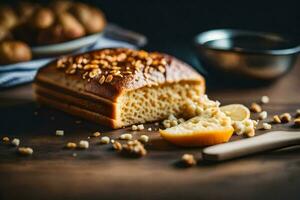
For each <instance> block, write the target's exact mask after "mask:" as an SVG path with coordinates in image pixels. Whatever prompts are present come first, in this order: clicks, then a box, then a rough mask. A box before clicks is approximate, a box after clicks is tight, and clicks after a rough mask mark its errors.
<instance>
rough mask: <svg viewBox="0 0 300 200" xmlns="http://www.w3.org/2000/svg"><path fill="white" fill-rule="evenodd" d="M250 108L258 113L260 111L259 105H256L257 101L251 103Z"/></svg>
mask: <svg viewBox="0 0 300 200" xmlns="http://www.w3.org/2000/svg"><path fill="white" fill-rule="evenodd" d="M250 110H251V111H252V112H255V113H259V112H261V111H262V108H261V106H260V105H258V104H257V103H252V104H251V106H250Z"/></svg>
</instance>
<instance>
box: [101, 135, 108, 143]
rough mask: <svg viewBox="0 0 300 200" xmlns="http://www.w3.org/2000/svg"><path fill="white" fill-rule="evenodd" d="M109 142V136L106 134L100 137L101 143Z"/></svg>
mask: <svg viewBox="0 0 300 200" xmlns="http://www.w3.org/2000/svg"><path fill="white" fill-rule="evenodd" d="M109 142H110V138H109V137H107V136H104V137H101V139H100V143H101V144H108V143H109Z"/></svg>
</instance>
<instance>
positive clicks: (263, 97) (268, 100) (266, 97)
mask: <svg viewBox="0 0 300 200" xmlns="http://www.w3.org/2000/svg"><path fill="white" fill-rule="evenodd" d="M260 101H261V102H262V103H263V104H267V103H269V102H270V98H269V97H268V96H262V97H261V100H260Z"/></svg>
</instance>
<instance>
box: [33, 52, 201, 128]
mask: <svg viewBox="0 0 300 200" xmlns="http://www.w3.org/2000/svg"><path fill="white" fill-rule="evenodd" d="M35 90H36V96H37V100H38V101H39V102H40V103H42V104H46V105H49V106H53V107H56V108H58V109H61V110H63V111H65V112H68V113H70V114H73V115H76V116H79V117H82V118H86V119H89V120H92V121H95V122H98V123H100V124H104V125H107V126H110V127H112V128H121V127H123V126H129V125H132V124H137V123H145V122H152V121H158V120H162V119H165V118H166V117H167V116H168V115H169V114H175V115H177V114H179V113H180V112H181V110H182V107H183V106H184V105H185V104H186V103H187V102H188V101H191V100H198V99H199V98H200V96H201V95H203V94H204V90H205V83H204V79H203V77H202V76H201V75H199V74H198V73H197V72H196V71H194V70H193V69H192V68H191V67H190V66H189V65H187V64H185V63H183V62H181V61H179V60H178V59H176V58H174V57H171V56H169V55H166V54H161V53H155V52H154V53H148V52H145V51H136V50H130V49H103V50H97V51H93V52H89V53H85V54H80V55H77V56H70V57H63V58H60V59H59V60H57V61H55V62H52V63H50V64H49V65H47V66H46V67H44V68H42V69H41V70H39V72H38V74H37V76H36V80H35Z"/></svg>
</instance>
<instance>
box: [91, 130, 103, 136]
mask: <svg viewBox="0 0 300 200" xmlns="http://www.w3.org/2000/svg"><path fill="white" fill-rule="evenodd" d="M100 135H101V133H100V132H98V131H97V132H95V133H93V137H99V136H100Z"/></svg>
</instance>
